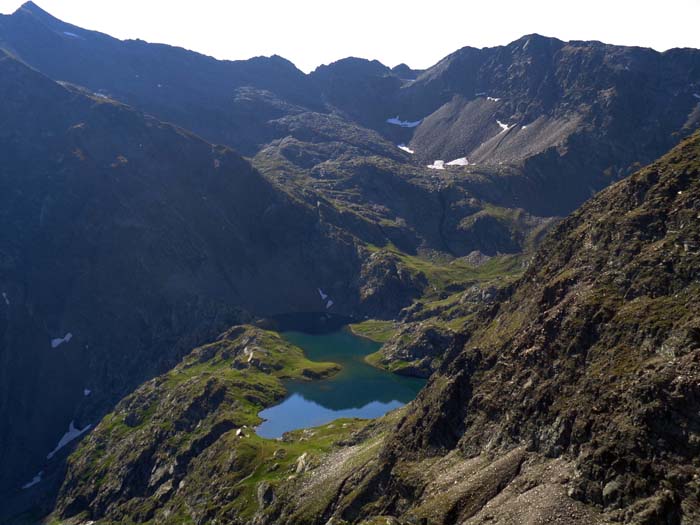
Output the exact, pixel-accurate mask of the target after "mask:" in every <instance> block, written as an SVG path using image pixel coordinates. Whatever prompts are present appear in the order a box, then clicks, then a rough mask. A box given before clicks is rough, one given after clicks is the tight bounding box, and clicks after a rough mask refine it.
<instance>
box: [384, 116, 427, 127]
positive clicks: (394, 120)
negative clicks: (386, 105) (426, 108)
mask: <svg viewBox="0 0 700 525" xmlns="http://www.w3.org/2000/svg"><path fill="white" fill-rule="evenodd" d="M386 121H387V123H388V124H392V125H394V126H401V127H402V128H415V127H416V126H418V124H420V123H421V122H423V119H420V120H416V121H414V122H410V121H408V120H401V119H400V118H399V116H398V115H396V116H395V117H394V118H388V119H386Z"/></svg>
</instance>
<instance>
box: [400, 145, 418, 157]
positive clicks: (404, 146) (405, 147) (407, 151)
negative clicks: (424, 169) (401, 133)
mask: <svg viewBox="0 0 700 525" xmlns="http://www.w3.org/2000/svg"><path fill="white" fill-rule="evenodd" d="M397 148H399V149H400V150H403V151H405V152H406V153H410V154H411V155H413V154H414V153H415V151H413V150H412V149H411V148H409V147H408V146H406V144H399V145H398V146H397Z"/></svg>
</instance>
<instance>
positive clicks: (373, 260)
mask: <svg viewBox="0 0 700 525" xmlns="http://www.w3.org/2000/svg"><path fill="white" fill-rule="evenodd" d="M426 286H427V279H426V278H425V275H423V274H422V273H420V272H416V271H411V270H409V269H408V268H406V267H405V266H404V265H403V264H402V263H401V261H400V260H399V258H398V257H396V256H395V255H393V254H390V253H386V252H375V253H372V254H371V255H370V254H367V258H366V259H365V261H364V264H363V265H362V271H361V273H360V283H359V288H360V305H361V307H362V310H363V311H365V312H367V313H368V315H371V316H374V317H379V318H381V317H386V316H392V317H393V316H395V315H396V314H398V312H399V311H400V310H401V309H402V308H404V307H406V306H408V305H409V304H411V302H412V301H413V300H414V299H415V298H417V297H420V295H421V293H422V291H423V289H424V288H425V287H426Z"/></svg>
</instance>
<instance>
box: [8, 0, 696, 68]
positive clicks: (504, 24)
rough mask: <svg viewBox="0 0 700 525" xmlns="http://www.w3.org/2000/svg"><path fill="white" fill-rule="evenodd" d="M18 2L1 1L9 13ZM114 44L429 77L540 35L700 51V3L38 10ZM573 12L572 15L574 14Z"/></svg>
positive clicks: (375, 2) (129, 1)
mask: <svg viewBox="0 0 700 525" xmlns="http://www.w3.org/2000/svg"><path fill="white" fill-rule="evenodd" d="M22 3H23V2H22V1H21V0H0V12H2V13H11V12H13V11H14V10H15V9H17V7H19V6H20V5H21V4H22ZM35 3H36V4H37V5H39V6H40V7H42V8H43V9H44V10H46V11H48V12H49V13H51V14H53V15H54V16H56V17H57V18H60V19H62V20H63V21H65V22H70V23H72V24H74V25H77V26H81V27H84V28H86V29H95V30H98V31H102V32H104V33H108V34H110V35H112V36H115V37H117V38H122V39H125V38H141V39H143V40H147V41H149V42H162V43H166V44H172V45H178V46H182V47H185V48H188V49H192V50H195V51H199V52H201V53H205V54H208V55H212V56H215V57H217V58H227V59H241V58H250V57H252V56H258V55H271V54H278V55H282V56H284V57H285V58H288V59H289V60H291V61H292V62H294V63H295V64H296V65H297V66H298V67H299V68H300V69H302V70H304V71H310V70H312V69H314V68H315V67H316V66H318V65H319V64H326V63H329V62H332V61H334V60H338V59H340V58H344V57H347V56H356V57H364V58H376V59H378V60H380V61H381V62H383V63H384V64H386V65H388V66H394V65H396V64H399V63H401V62H405V63H407V64H408V65H409V66H411V67H413V68H426V67H428V66H430V65H432V64H434V63H435V62H437V61H438V60H439V59H440V58H442V57H444V56H445V55H447V54H449V53H451V52H452V51H455V50H457V49H459V48H460V47H463V46H466V45H470V46H474V47H485V46H495V45H503V44H507V43H509V42H511V41H513V40H515V39H517V38H519V37H521V36H522V35H525V34H529V33H540V34H543V35H546V36H555V37H558V38H561V39H562V40H601V41H603V42H608V43H611V44H624V45H639V46H646V47H653V48H655V49H658V50H660V51H662V50H665V49H669V48H671V47H696V48H700V29H699V27H700V0H664V1H662V0H653V1H652V0H585V1H584V0H581V1H578V2H567V1H564V0H530V1H528V0H500V1H498V2H494V1H493V0H480V1H474V0H422V1H419V0H402V1H397V0H353V1H343V2H341V1H339V0H196V1H195V0H100V1H96V0H35ZM574 6H575V7H574Z"/></svg>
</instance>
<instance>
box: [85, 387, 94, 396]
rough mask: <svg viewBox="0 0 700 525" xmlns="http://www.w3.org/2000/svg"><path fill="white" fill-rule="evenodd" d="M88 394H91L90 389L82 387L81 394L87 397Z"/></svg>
mask: <svg viewBox="0 0 700 525" xmlns="http://www.w3.org/2000/svg"><path fill="white" fill-rule="evenodd" d="M90 394H92V390H90V389H89V388H84V389H83V396H85V397H87V396H89V395H90Z"/></svg>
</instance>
